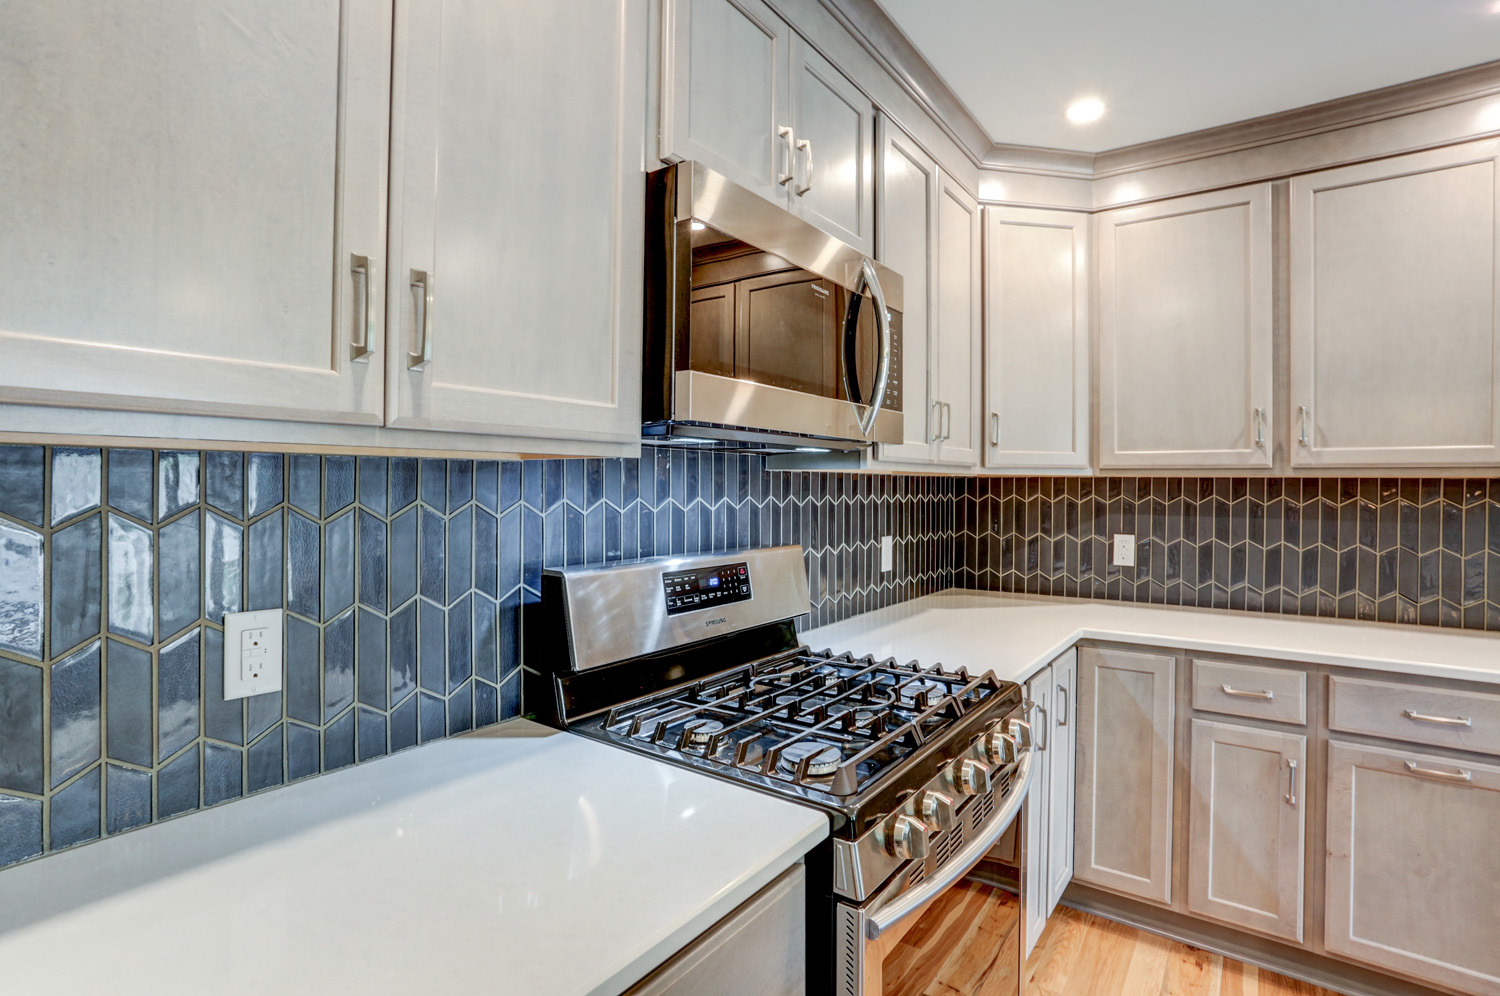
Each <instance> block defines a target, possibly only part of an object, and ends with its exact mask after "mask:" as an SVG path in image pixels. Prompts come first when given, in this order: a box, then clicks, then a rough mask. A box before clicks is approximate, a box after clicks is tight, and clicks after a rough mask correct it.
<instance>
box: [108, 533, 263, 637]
mask: <svg viewBox="0 0 1500 996" xmlns="http://www.w3.org/2000/svg"><path fill="white" fill-rule="evenodd" d="M205 532H206V535H205V536H204V539H203V615H204V617H205V618H206V619H207V620H208V621H209V622H212V623H220V624H222V623H223V622H224V614H225V613H226V612H239V611H241V606H242V605H243V603H244V587H245V577H244V566H243V562H242V561H243V551H244V546H245V539H244V533H245V527H243V526H241V525H238V524H236V523H233V522H230V521H229V520H228V519H221V518H220V517H219V516H218V515H216V514H214V513H213V512H209V513H208V514H207V529H206V531H205ZM110 559H111V561H112V560H113V559H114V551H113V549H111V551H110ZM111 624H113V617H111ZM111 628H113V625H111Z"/></svg>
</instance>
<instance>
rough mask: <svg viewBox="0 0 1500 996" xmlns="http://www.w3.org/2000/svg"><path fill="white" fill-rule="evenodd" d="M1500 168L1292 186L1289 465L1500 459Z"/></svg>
mask: <svg viewBox="0 0 1500 996" xmlns="http://www.w3.org/2000/svg"><path fill="white" fill-rule="evenodd" d="M1497 156H1500V142H1497V141H1494V140H1491V141H1485V142H1472V143H1469V144H1467V145H1459V146H1454V147H1453V148H1449V149H1439V150H1436V151H1433V152H1422V153H1418V154H1416V155H1410V156H1398V157H1396V158H1393V159H1383V160H1381V161H1379V162H1374V163H1364V164H1361V165H1358V166H1348V167H1345V168H1343V169H1335V170H1327V171H1325V172H1322V173H1313V174H1311V175H1308V176H1299V177H1296V178H1294V179H1293V180H1292V185H1291V202H1292V203H1291V298H1292V323H1291V361H1292V392H1291V403H1292V408H1291V411H1292V418H1293V424H1292V449H1291V453H1292V463H1293V465H1294V466H1317V465H1335V466H1337V465H1357V466H1364V467H1372V466H1383V465H1384V466H1391V465H1397V466H1412V465H1422V464H1445V465H1473V464H1489V465H1493V464H1495V463H1496V462H1500V301H1497V298H1496V294H1497V290H1500V252H1497V249H1496V245H1497V240H1500V224H1497V214H1496V212H1497V209H1500V193H1497V191H1500V165H1497Z"/></svg>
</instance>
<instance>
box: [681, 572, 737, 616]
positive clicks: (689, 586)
mask: <svg viewBox="0 0 1500 996" xmlns="http://www.w3.org/2000/svg"><path fill="white" fill-rule="evenodd" d="M661 583H662V588H663V589H665V591H664V594H665V595H666V599H667V615H669V616H675V615H676V614H677V613H679V612H693V611H695V610H697V609H708V608H713V607H714V606H716V605H725V604H727V603H730V602H744V601H747V600H748V599H749V598H750V568H749V565H748V564H724V565H722V566H719V567H704V568H700V569H698V570H695V571H678V572H677V573H675V574H663V575H662V578H661Z"/></svg>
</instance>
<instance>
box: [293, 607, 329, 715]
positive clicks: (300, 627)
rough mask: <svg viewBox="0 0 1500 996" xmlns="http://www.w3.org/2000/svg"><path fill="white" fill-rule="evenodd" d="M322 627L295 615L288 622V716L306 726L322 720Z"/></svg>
mask: <svg viewBox="0 0 1500 996" xmlns="http://www.w3.org/2000/svg"><path fill="white" fill-rule="evenodd" d="M321 671H322V669H321V667H320V666H319V657H318V627H316V626H314V625H313V624H312V623H309V622H305V621H303V620H301V619H298V618H296V617H294V616H289V617H287V621H286V692H285V694H286V714H287V715H288V716H289V717H291V718H292V719H300V720H302V721H303V722H304V723H313V724H316V723H318V722H319V721H320V719H321V718H322V705H323V704H322V690H321V688H320V687H319V678H320V674H321Z"/></svg>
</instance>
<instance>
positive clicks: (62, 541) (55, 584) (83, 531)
mask: <svg viewBox="0 0 1500 996" xmlns="http://www.w3.org/2000/svg"><path fill="white" fill-rule="evenodd" d="M100 533H101V529H100V525H99V516H98V515H91V516H89V517H88V518H87V519H82V520H80V521H78V522H75V523H73V524H72V525H70V526H68V527H67V528H65V529H62V530H60V531H59V532H56V533H53V534H52V551H51V562H52V597H51V600H50V602H49V606H50V609H51V613H52V621H51V623H52V625H51V640H50V642H49V644H48V647H47V649H48V650H49V652H51V653H52V654H53V655H54V656H56V655H58V654H63V653H66V652H67V651H69V650H71V649H73V648H74V647H76V646H78V645H79V644H80V643H82V642H83V641H85V640H91V639H93V638H94V637H96V636H98V635H99V626H100V607H101V606H100V603H101V602H102V601H103V598H102V596H101V593H100V590H99V589H100V587H101V575H102V573H103V568H102V566H101V560H102V553H103V551H102V550H101V547H102V546H103V543H102V539H103V537H102V536H101V535H100ZM193 553H194V557H195V559H196V556H197V545H196V544H194V550H193ZM22 571H23V572H24V574H23V580H24V579H25V578H29V575H30V569H29V566H27V565H22ZM28 583H29V582H28ZM196 583H197V582H196V576H195V578H194V584H195V585H196ZM0 598H5V596H0ZM5 600H7V601H8V600H9V599H8V598H5Z"/></svg>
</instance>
